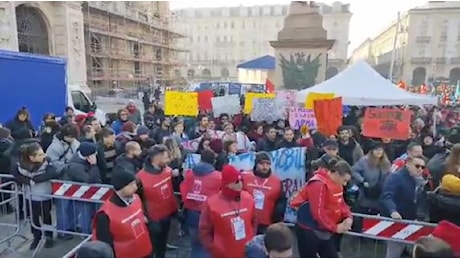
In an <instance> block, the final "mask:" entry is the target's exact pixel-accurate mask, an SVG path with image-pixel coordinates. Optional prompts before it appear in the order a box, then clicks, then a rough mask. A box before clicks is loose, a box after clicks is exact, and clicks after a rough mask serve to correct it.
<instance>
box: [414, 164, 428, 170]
mask: <svg viewBox="0 0 460 260" xmlns="http://www.w3.org/2000/svg"><path fill="white" fill-rule="evenodd" d="M415 168H417V169H422V170H425V168H426V166H425V165H420V164H416V165H415Z"/></svg>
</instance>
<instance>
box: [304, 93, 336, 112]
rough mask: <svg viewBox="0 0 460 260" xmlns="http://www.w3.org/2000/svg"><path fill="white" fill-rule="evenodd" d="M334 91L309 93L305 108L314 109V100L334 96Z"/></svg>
mask: <svg viewBox="0 0 460 260" xmlns="http://www.w3.org/2000/svg"><path fill="white" fill-rule="evenodd" d="M334 96H335V95H334V93H316V92H310V93H309V94H308V95H307V99H306V100H305V108H306V109H314V102H315V100H328V99H333V98H334Z"/></svg>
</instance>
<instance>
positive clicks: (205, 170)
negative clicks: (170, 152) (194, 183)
mask: <svg viewBox="0 0 460 260" xmlns="http://www.w3.org/2000/svg"><path fill="white" fill-rule="evenodd" d="M215 170H216V169H215V168H214V166H213V165H212V164H209V163H205V162H200V163H198V164H197V165H195V166H194V167H193V168H192V171H193V174H195V175H197V176H205V175H208V174H211V173H212V172H214V171H215Z"/></svg>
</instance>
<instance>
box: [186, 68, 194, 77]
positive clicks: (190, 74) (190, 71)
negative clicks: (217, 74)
mask: <svg viewBox="0 0 460 260" xmlns="http://www.w3.org/2000/svg"><path fill="white" fill-rule="evenodd" d="M187 76H188V77H192V78H193V77H194V76H195V70H194V69H189V70H188V71H187Z"/></svg>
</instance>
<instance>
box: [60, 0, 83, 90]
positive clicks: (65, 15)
mask: <svg viewBox="0 0 460 260" xmlns="http://www.w3.org/2000/svg"><path fill="white" fill-rule="evenodd" d="M81 4H82V2H80V1H75V2H71V1H67V2H53V5H54V8H53V9H54V10H53V16H54V17H53V18H54V19H53V21H54V24H53V31H54V38H55V43H56V45H55V46H54V47H55V48H54V52H55V53H54V54H55V55H56V56H61V57H65V58H66V59H67V81H68V83H69V84H75V85H81V86H84V87H85V86H87V84H86V80H87V77H86V54H85V39H84V28H83V12H82V6H81Z"/></svg>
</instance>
